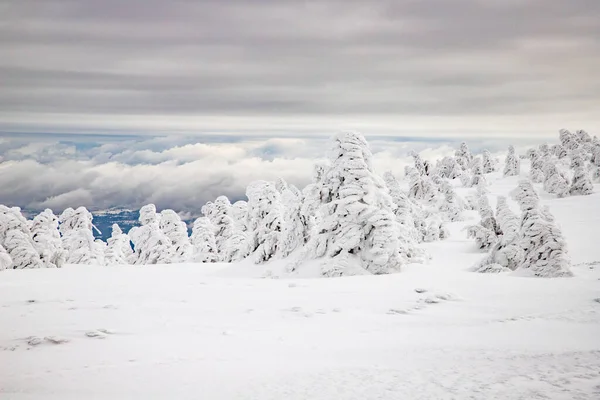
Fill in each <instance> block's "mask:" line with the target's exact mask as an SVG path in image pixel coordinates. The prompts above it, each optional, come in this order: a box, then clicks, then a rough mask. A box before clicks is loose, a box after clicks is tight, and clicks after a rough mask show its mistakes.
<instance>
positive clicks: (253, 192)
mask: <svg viewBox="0 0 600 400" xmlns="http://www.w3.org/2000/svg"><path fill="white" fill-rule="evenodd" d="M246 196H247V197H248V221H249V226H248V228H249V232H250V233H251V235H252V240H251V246H250V249H251V251H253V252H255V262H256V263H257V264H258V263H262V262H265V261H269V260H270V259H271V258H273V257H274V256H275V254H276V253H277V250H278V246H279V244H280V240H281V232H282V229H283V210H282V206H281V199H280V195H279V192H278V191H277V189H276V188H275V185H274V184H273V183H271V182H266V181H255V182H252V183H251V184H250V185H249V186H248V188H247V189H246Z"/></svg>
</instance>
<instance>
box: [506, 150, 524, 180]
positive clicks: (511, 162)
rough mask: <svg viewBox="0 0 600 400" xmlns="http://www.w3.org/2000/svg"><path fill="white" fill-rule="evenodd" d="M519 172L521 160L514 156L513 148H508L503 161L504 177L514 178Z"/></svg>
mask: <svg viewBox="0 0 600 400" xmlns="http://www.w3.org/2000/svg"><path fill="white" fill-rule="evenodd" d="M520 172H521V160H519V158H518V157H517V156H516V154H515V148H514V147H513V146H508V154H507V155H506V160H505V161H504V176H516V175H519V173H520Z"/></svg>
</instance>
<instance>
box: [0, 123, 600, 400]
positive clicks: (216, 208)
mask: <svg viewBox="0 0 600 400" xmlns="http://www.w3.org/2000/svg"><path fill="white" fill-rule="evenodd" d="M519 153H522V154H519ZM599 155H600V153H599V152H598V141H597V139H592V138H589V136H586V135H585V134H584V133H582V132H578V133H567V132H562V133H561V143H560V145H555V146H545V145H542V146H540V147H536V148H534V149H530V150H529V151H524V149H522V151H520V152H519V151H517V150H516V149H514V148H512V147H511V148H509V149H508V151H507V153H506V155H503V154H500V155H498V154H489V153H487V152H483V153H482V154H479V155H475V154H472V153H471V152H470V151H469V148H468V146H467V145H466V144H464V145H462V146H460V148H458V149H457V150H456V154H455V155H454V156H451V157H450V156H449V157H444V158H443V159H441V160H439V161H436V162H434V161H433V160H431V161H430V160H426V159H423V158H422V157H421V156H420V155H419V154H416V153H414V154H413V155H412V156H413V160H414V165H413V166H411V167H409V168H407V170H406V174H404V176H403V177H398V176H394V175H393V174H391V173H384V174H383V176H380V175H378V174H377V173H376V171H374V170H373V167H372V160H371V157H370V153H369V151H368V147H367V145H366V142H365V140H364V138H363V137H362V136H360V135H358V134H354V133H345V134H340V135H338V136H336V138H335V140H334V145H333V151H332V152H331V154H330V158H329V161H328V162H327V163H324V164H318V165H316V166H315V169H314V179H313V182H312V183H311V184H310V185H308V186H307V187H306V188H304V189H303V190H299V189H298V188H295V187H294V186H292V185H289V184H287V183H286V182H283V181H281V180H280V181H277V182H264V181H260V182H254V183H252V184H251V185H249V187H248V190H247V197H248V201H247V202H246V201H243V202H236V203H234V204H230V202H229V201H228V199H227V198H225V197H219V198H217V199H216V200H215V201H214V202H209V203H208V204H206V205H205V207H204V209H203V210H202V211H203V214H204V215H203V216H202V217H200V218H198V219H197V220H196V221H195V222H194V224H193V229H192V235H191V237H188V234H187V230H186V227H185V224H184V223H183V222H182V221H181V220H180V219H179V216H178V215H177V213H175V212H174V211H172V210H162V211H160V212H157V210H156V208H155V207H154V206H153V205H147V206H145V207H143V208H142V210H141V212H140V226H139V227H137V228H134V229H132V230H131V231H130V232H128V233H124V232H122V231H121V229H120V228H119V227H118V226H115V227H114V229H113V234H112V236H111V238H110V239H109V240H108V242H107V243H104V242H100V241H97V240H94V237H93V235H92V230H93V226H92V218H91V215H90V213H89V212H87V210H85V209H83V208H79V209H77V210H74V209H67V210H65V211H64V212H63V213H62V214H61V215H60V216H58V217H57V216H55V215H54V214H53V213H52V212H51V211H50V210H47V211H44V212H42V213H40V214H39V215H37V216H35V218H33V220H31V221H28V220H26V219H25V218H23V217H22V215H21V213H20V212H19V210H18V209H16V208H7V207H1V208H0V218H1V219H0V221H1V224H0V228H1V229H0V240H1V242H0V243H1V244H2V246H3V247H2V248H3V249H5V251H2V252H1V253H0V260H1V261H0V262H2V265H3V266H4V267H6V268H8V270H5V271H2V272H1V273H0V310H1V311H0V326H1V327H2V329H0V398H4V397H6V398H10V399H15V400H31V399H44V400H48V399H50V400H53V399H57V400H58V399H60V400H64V399H81V398H94V399H121V398H124V399H130V398H133V399H138V398H143V399H148V398H160V399H165V398H177V399H190V400H191V399H198V398H200V397H201V398H207V399H238V400H255V399H261V400H263V399H267V400H268V399H274V400H275V399H276V400H279V399H291V400H294V399H298V400H300V399H302V400H305V399H311V400H330V399H339V400H356V399H361V400H362V399H373V398H377V399H385V400H398V399H403V398H407V399H436V400H437V399H469V398H471V399H523V400H529V399H532V398H544V399H557V400H558V399H595V398H597V397H598V394H599V393H600V392H599V388H600V342H599V341H598V332H600V293H599V292H598V282H599V279H600V246H598V236H597V232H596V231H597V227H598V226H599V224H600V190H599V189H600V184H599V183H598V182H597V181H598V175H599V174H598V168H599V167H600V165H599V162H600V157H599ZM498 156H500V157H499V158H500V160H497V159H496V158H497V157H498ZM504 158H505V160H502V159H504ZM502 161H504V162H502ZM594 180H595V181H596V183H594ZM572 188H573V189H572ZM131 242H133V245H134V247H133V248H132V247H131ZM567 249H568V251H567ZM81 264H88V265H81ZM127 264H136V265H135V266H132V265H127ZM151 264H158V265H151ZM43 267H60V268H43ZM15 268H16V269H15ZM31 268H36V269H31ZM397 271H400V273H393V274H384V273H387V272H397ZM339 275H360V276H350V277H344V278H338V279H305V278H315V277H320V276H339ZM523 275H525V276H537V277H547V278H551V279H524V278H521V277H520V276H523ZM554 277H557V278H554ZM564 277H568V278H564ZM256 278H266V279H256ZM271 278H279V279H271Z"/></svg>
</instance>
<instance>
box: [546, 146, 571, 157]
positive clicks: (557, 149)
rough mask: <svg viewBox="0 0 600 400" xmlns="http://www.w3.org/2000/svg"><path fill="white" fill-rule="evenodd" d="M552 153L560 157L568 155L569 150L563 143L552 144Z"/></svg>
mask: <svg viewBox="0 0 600 400" xmlns="http://www.w3.org/2000/svg"><path fill="white" fill-rule="evenodd" d="M550 153H551V154H552V155H553V156H556V157H557V158H559V159H561V158H564V157H566V156H567V155H568V154H567V150H566V149H565V148H564V147H563V146H562V145H561V144H555V145H552V147H550Z"/></svg>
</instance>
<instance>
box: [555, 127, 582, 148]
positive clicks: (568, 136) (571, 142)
mask: <svg viewBox="0 0 600 400" xmlns="http://www.w3.org/2000/svg"><path fill="white" fill-rule="evenodd" d="M559 138H560V142H561V144H562V145H563V147H564V148H565V149H567V151H571V150H575V149H577V148H578V147H579V138H578V137H577V135H575V134H573V133H571V132H569V131H568V130H566V129H561V130H560V132H559Z"/></svg>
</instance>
